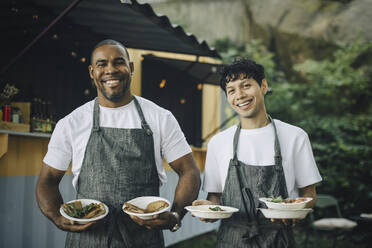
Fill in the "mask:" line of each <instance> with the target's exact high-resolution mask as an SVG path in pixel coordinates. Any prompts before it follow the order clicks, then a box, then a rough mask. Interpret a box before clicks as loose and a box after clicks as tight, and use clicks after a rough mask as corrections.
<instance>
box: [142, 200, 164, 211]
mask: <svg viewBox="0 0 372 248" xmlns="http://www.w3.org/2000/svg"><path fill="white" fill-rule="evenodd" d="M168 206H169V205H168V203H167V202H165V201H162V200H159V201H154V202H151V203H149V205H147V207H146V209H145V213H153V212H157V211H159V210H161V209H164V208H166V207H168Z"/></svg>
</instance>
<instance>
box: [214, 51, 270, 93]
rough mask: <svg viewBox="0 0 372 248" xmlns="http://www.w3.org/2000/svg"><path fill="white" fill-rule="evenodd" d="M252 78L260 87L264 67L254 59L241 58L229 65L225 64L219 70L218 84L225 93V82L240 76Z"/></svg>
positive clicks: (263, 77)
mask: <svg viewBox="0 0 372 248" xmlns="http://www.w3.org/2000/svg"><path fill="white" fill-rule="evenodd" d="M242 76H243V77H244V78H253V79H254V80H256V81H257V83H258V84H259V85H260V87H261V83H262V80H263V79H265V72H264V67H263V66H262V65H260V64H257V63H256V62H255V61H253V60H250V59H247V58H241V59H238V60H235V61H234V62H233V63H231V64H230V65H226V66H224V67H223V68H222V70H221V80H220V86H221V88H222V90H223V91H224V92H225V93H226V84H227V83H228V82H230V81H234V80H236V79H238V78H240V77H242Z"/></svg>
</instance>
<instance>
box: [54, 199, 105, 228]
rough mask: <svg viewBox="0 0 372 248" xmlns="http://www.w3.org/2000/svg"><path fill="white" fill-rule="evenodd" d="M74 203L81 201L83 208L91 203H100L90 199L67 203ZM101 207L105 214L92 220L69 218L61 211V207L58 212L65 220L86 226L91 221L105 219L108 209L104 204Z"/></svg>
mask: <svg viewBox="0 0 372 248" xmlns="http://www.w3.org/2000/svg"><path fill="white" fill-rule="evenodd" d="M75 201H81V205H82V206H83V207H85V206H86V205H89V204H91V203H97V204H98V203H101V202H100V201H97V200H92V199H77V200H72V201H69V202H67V203H71V202H75ZM103 206H104V207H105V210H106V212H105V213H104V214H103V215H100V216H97V217H94V218H90V219H78V218H74V217H71V216H69V215H68V214H66V213H65V211H64V210H63V209H62V207H60V209H59V212H60V213H61V215H62V216H63V217H65V218H66V219H69V220H73V221H75V222H76V223H77V224H86V223H89V222H92V221H97V220H100V219H103V218H105V217H106V215H107V214H108V212H109V208H108V207H107V206H106V204H104V203H103Z"/></svg>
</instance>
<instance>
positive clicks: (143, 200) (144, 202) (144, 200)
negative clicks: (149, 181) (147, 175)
mask: <svg viewBox="0 0 372 248" xmlns="http://www.w3.org/2000/svg"><path fill="white" fill-rule="evenodd" d="M155 201H164V202H166V203H167V204H168V206H167V207H164V208H162V209H160V210H159V211H155V212H151V213H135V212H132V211H129V209H128V207H126V205H125V203H124V204H123V211H124V212H125V213H126V214H129V215H134V216H137V217H139V218H141V219H143V220H150V219H153V216H154V215H157V214H161V213H164V212H167V211H169V210H170V208H171V203H170V202H169V201H168V200H167V199H165V198H163V197H159V196H141V197H137V198H134V199H132V200H130V201H127V203H130V204H131V205H134V206H136V207H138V208H140V209H143V210H145V209H146V207H147V206H148V205H149V204H150V203H152V202H155Z"/></svg>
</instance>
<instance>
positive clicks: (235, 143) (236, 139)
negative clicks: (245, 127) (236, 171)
mask: <svg viewBox="0 0 372 248" xmlns="http://www.w3.org/2000/svg"><path fill="white" fill-rule="evenodd" d="M241 129H242V124H241V123H240V122H239V125H238V126H237V128H236V131H235V135H234V141H233V163H234V165H237V162H238V143H239V135H240V130H241Z"/></svg>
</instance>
